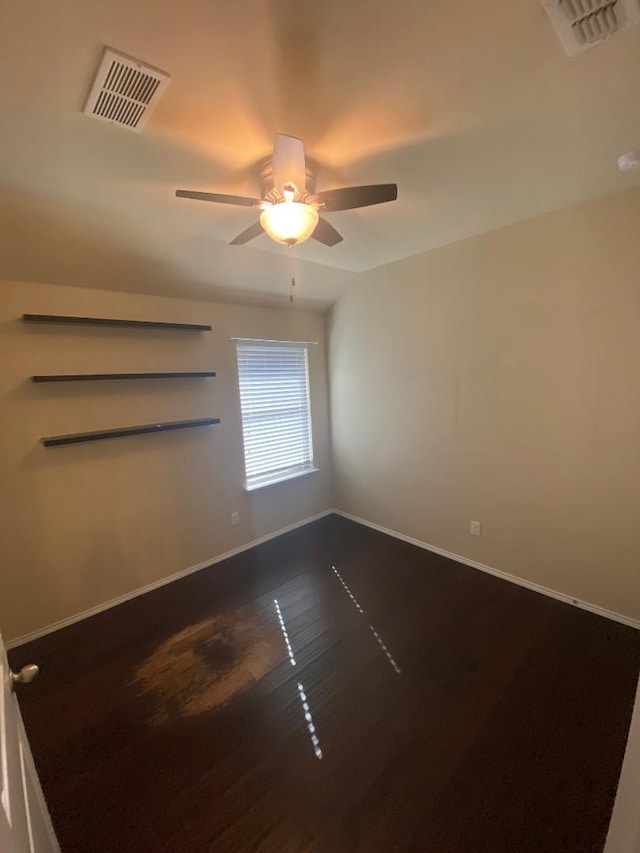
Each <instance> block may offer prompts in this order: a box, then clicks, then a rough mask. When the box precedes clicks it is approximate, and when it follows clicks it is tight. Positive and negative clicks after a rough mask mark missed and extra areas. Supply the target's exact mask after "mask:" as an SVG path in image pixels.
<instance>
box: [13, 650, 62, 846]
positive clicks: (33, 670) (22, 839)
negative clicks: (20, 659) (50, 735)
mask: <svg viewBox="0 0 640 853" xmlns="http://www.w3.org/2000/svg"><path fill="white" fill-rule="evenodd" d="M35 674H37V667H25V668H24V669H23V670H21V672H20V673H18V674H17V676H16V675H14V674H13V673H12V672H11V670H10V669H9V664H8V663H7V653H6V651H5V647H4V643H3V642H2V637H1V636H0V675H1V677H2V690H1V692H0V850H1V851H2V853H60V847H59V846H58V842H57V841H56V837H55V834H54V832H53V827H52V825H51V819H50V817H49V812H48V811H47V806H46V804H45V801H44V797H43V795H42V789H41V787H40V782H39V781H38V776H37V773H36V769H35V765H34V763H33V758H32V756H31V750H30V748H29V742H28V741H27V735H26V733H25V730H24V725H23V723H22V717H21V716H20V709H19V708H18V702H17V699H16V696H15V693H14V689H15V688H17V689H18V690H19V689H20V680H23V681H30V680H31V678H33V676H34V675H35Z"/></svg>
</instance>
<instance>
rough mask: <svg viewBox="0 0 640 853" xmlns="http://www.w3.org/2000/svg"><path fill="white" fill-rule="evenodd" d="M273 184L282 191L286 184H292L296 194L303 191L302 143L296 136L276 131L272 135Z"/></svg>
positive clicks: (304, 181)
mask: <svg viewBox="0 0 640 853" xmlns="http://www.w3.org/2000/svg"><path fill="white" fill-rule="evenodd" d="M273 184H274V186H275V188H276V189H277V190H279V191H280V192H282V189H283V187H284V186H285V185H286V184H293V185H294V186H295V187H296V189H297V190H298V193H297V195H301V194H302V193H303V192H304V191H305V186H306V170H305V162H304V145H303V142H302V140H301V139H298V138H297V137H296V136H287V135H286V134H285V133H276V134H274V137H273Z"/></svg>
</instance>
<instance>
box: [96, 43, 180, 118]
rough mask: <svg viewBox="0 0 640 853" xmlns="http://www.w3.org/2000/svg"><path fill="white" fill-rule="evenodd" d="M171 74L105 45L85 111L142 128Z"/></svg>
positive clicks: (98, 116) (97, 116)
mask: <svg viewBox="0 0 640 853" xmlns="http://www.w3.org/2000/svg"><path fill="white" fill-rule="evenodd" d="M170 79H171V78H170V77H169V75H168V74H167V73H166V72H165V71H159V70H158V69H157V68H152V67H151V66H150V65H144V64H143V63H142V62H138V60H137V59H132V58H131V57H130V56H124V54H122V53H117V52H116V51H115V50H111V49H110V48H105V51H104V55H103V57H102V62H101V63H100V67H99V68H98V73H97V74H96V79H95V80H94V82H93V86H92V88H91V91H90V92H89V97H88V98H87V103H86V104H85V108H84V110H83V112H84V113H85V115H90V116H93V117H94V118H98V119H100V120H101V121H108V122H111V124H117V125H119V126H120V127H127V128H129V130H141V129H142V127H143V126H144V124H145V122H146V120H147V118H148V117H149V114H150V113H151V110H152V109H153V108H154V107H155V105H156V104H157V102H158V100H159V99H160V95H161V94H162V93H163V92H164V90H165V88H166V87H167V85H168V83H169V80H170Z"/></svg>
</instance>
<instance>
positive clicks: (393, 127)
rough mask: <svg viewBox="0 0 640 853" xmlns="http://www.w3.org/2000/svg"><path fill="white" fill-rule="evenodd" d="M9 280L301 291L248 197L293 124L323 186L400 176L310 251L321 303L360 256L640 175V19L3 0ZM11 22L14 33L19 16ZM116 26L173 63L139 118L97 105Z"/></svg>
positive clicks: (393, 250) (124, 41) (3, 231)
mask: <svg viewBox="0 0 640 853" xmlns="http://www.w3.org/2000/svg"><path fill="white" fill-rule="evenodd" d="M0 32H2V33H4V38H3V47H2V51H1V52H0V66H1V67H2V74H0V93H1V101H2V105H3V106H2V110H3V116H2V117H3V134H2V137H1V139H0V256H1V257H2V262H1V263H2V269H1V270H0V276H1V277H2V278H25V279H26V278H31V279H34V280H41V281H51V282H54V283H64V284H72V285H89V286H94V287H107V288H114V289H119V290H133V291H142V292H149V293H166V294H171V295H176V296H179V295H188V296H197V297H204V298H207V297H211V298H215V297H220V296H223V297H229V298H234V299H236V298H249V299H256V298H258V299H262V300H265V299H273V300H279V299H283V300H286V299H287V276H286V269H287V267H286V258H285V251H286V250H284V249H283V247H281V246H277V245H276V244H274V243H272V242H271V241H270V240H269V238H268V237H266V236H264V235H263V236H261V237H260V238H258V239H257V240H255V241H254V242H252V243H251V244H250V245H248V246H242V247H230V246H229V245H228V242H229V241H230V240H231V239H232V238H233V237H234V236H235V235H236V234H238V233H239V232H240V231H242V230H243V229H244V228H245V227H247V226H248V225H250V224H251V222H252V221H253V219H254V218H255V213H254V212H253V211H251V210H247V209H245V208H231V207H226V206H220V205H215V204H202V203H198V202H190V201H185V200H183V199H176V198H175V197H174V191H175V189H176V188H183V189H200V190H216V191H220V192H229V193H237V194H246V195H255V194H256V193H257V192H258V181H257V177H256V165H257V163H258V162H259V161H260V159H261V158H263V157H264V156H265V155H267V154H268V153H269V152H270V150H271V143H272V134H273V133H274V132H276V131H279V132H284V133H288V134H292V135H296V136H301V137H302V138H303V139H304V140H305V147H306V151H307V155H308V157H310V158H312V159H314V160H315V161H316V163H317V164H318V188H319V189H329V188H331V187H334V186H344V185H353V184H364V183H386V182H392V181H395V182H397V184H398V187H399V200H398V201H397V202H396V203H394V204H388V205H382V206H380V207H373V208H368V209H364V210H357V211H349V212H343V213H335V214H329V215H327V219H329V220H330V221H331V222H332V224H333V225H335V226H336V227H337V228H338V229H339V230H340V231H341V232H342V233H343V235H344V237H345V240H344V243H342V244H340V245H338V246H336V247H334V248H327V247H324V246H321V245H320V244H317V243H314V241H309V242H307V243H305V244H304V245H302V246H300V247H297V248H296V250H295V251H296V256H297V265H298V270H297V278H298V291H299V294H300V297H301V301H302V302H306V303H309V304H316V305H318V306H319V307H323V306H326V305H328V304H330V303H331V302H332V301H333V300H335V299H336V298H337V297H338V296H339V294H340V293H341V292H342V290H343V289H344V288H345V287H347V286H349V284H350V283H352V282H353V281H354V280H356V279H357V278H358V273H360V272H362V271H363V270H367V269H370V268H372V267H375V266H378V265H381V264H385V263H389V262H391V261H394V260H397V259H399V258H403V257H406V256H408V255H413V254H416V253H418V252H422V251H425V250H428V249H431V248H434V247H436V246H440V245H443V244H446V243H451V242H454V241H456V240H460V239H463V238H465V237H468V236H471V235H474V234H479V233H481V232H484V231H488V230H491V229H494V228H497V227H500V226H503V225H506V224H509V223H512V222H516V221H519V220H523V219H527V218H529V217H531V216H535V215H537V214H539V213H542V212H545V211H548V210H552V209H556V208H560V207H564V206H567V205H570V204H573V203H576V202H580V201H584V200H586V199H589V198H594V197H596V196H600V195H604V194H607V193H610V192H614V191H616V190H621V189H625V188H627V187H629V186H631V185H633V184H635V183H640V174H639V173H638V172H635V173H624V174H623V173H620V172H619V171H618V170H617V168H616V158H617V157H618V155H619V154H621V153H623V152H625V151H627V150H629V149H633V148H638V147H639V146H640V110H639V109H638V80H639V79H640V78H639V72H640V27H636V28H635V29H632V30H630V31H628V32H625V33H622V34H620V35H619V36H617V37H616V38H614V39H612V40H610V41H608V42H605V43H603V44H601V45H599V46H597V47H595V48H593V49H592V50H588V51H586V52H584V53H582V54H580V55H578V56H576V57H574V58H571V59H569V58H568V57H567V56H566V54H565V53H564V50H563V48H562V46H561V44H560V42H559V41H558V38H557V36H556V35H555V32H554V31H553V29H552V27H551V24H550V22H549V20H548V18H547V15H546V13H545V12H544V10H543V8H542V6H541V5H540V2H539V0H485V2H483V3H481V4H480V3H478V2H476V0H458V2H446V3H443V2H438V3H436V2H424V0H402V2H396V3H389V2H388V0H384V2H383V0H348V2H345V0H306V2H301V0H181V2H179V3H177V2H175V3H170V2H163V0H126V1H125V0H101V2H98V0H57V2H56V3H51V2H50V0H20V2H19V3H11V2H9V0H5V2H2V3H1V4H0ZM8 34H10V37H9V38H7V35H8ZM104 45H109V46H111V47H113V48H115V49H116V50H119V51H121V52H124V53H126V54H129V55H131V56H134V57H136V58H137V59H139V60H142V61H144V62H148V63H149V64H151V65H154V66H156V67H159V68H161V69H163V70H166V71H168V72H169V73H170V74H171V77H172V79H171V83H170V85H169V87H168V88H167V90H166V93H165V94H164V96H163V97H162V99H161V100H160V102H159V104H158V106H157V107H156V109H155V111H154V113H153V114H152V116H151V118H150V120H149V123H148V124H147V126H146V127H145V129H144V130H143V131H142V133H140V134H137V133H133V132H131V131H127V130H123V129H120V128H117V127H112V126H110V125H107V124H105V123H103V122H100V121H96V120H94V119H91V118H88V117H86V116H84V115H83V114H82V112H81V110H82V107H83V105H84V100H85V98H86V95H87V92H88V89H89V87H90V85H91V82H92V80H93V75H94V73H95V70H96V67H97V64H98V62H99V60H100V57H101V54H102V49H103V46H104Z"/></svg>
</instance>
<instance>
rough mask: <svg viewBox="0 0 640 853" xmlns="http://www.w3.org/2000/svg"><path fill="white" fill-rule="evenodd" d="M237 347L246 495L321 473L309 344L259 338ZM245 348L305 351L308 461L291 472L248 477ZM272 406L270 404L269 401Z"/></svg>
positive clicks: (245, 340)
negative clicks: (317, 462)
mask: <svg viewBox="0 0 640 853" xmlns="http://www.w3.org/2000/svg"><path fill="white" fill-rule="evenodd" d="M234 340H235V343H236V367H237V371H238V398H239V402H240V420H241V425H242V450H243V462H244V472H245V479H244V482H243V488H244V490H245V491H246V492H254V491H258V490H260V489H264V488H267V487H269V486H274V485H277V484H278V483H286V482H288V481H289V480H296V479H299V478H300V477H306V476H307V475H308V474H313V473H315V472H317V471H318V470H319V469H318V468H317V467H316V465H315V463H314V446H313V417H312V405H311V379H310V370H309V346H310V345H311V342H309V341H284V340H282V341H281V340H266V339H259V338H235V339H234ZM243 348H246V349H249V348H251V349H261V350H267V351H268V350H282V349H290V350H302V351H304V381H305V386H306V423H307V429H308V444H307V446H308V458H307V459H306V460H305V461H304V462H302V463H300V465H299V466H291V467H289V468H282V467H280V468H272V469H270V470H265V471H261V472H259V473H257V474H253V475H251V476H249V475H248V474H247V469H248V464H247V463H248V457H247V435H246V420H245V418H246V415H247V414H248V411H247V409H248V407H246V406H245V405H243V393H242V385H243V379H242V367H241V354H242V350H243ZM270 402H271V401H270Z"/></svg>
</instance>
